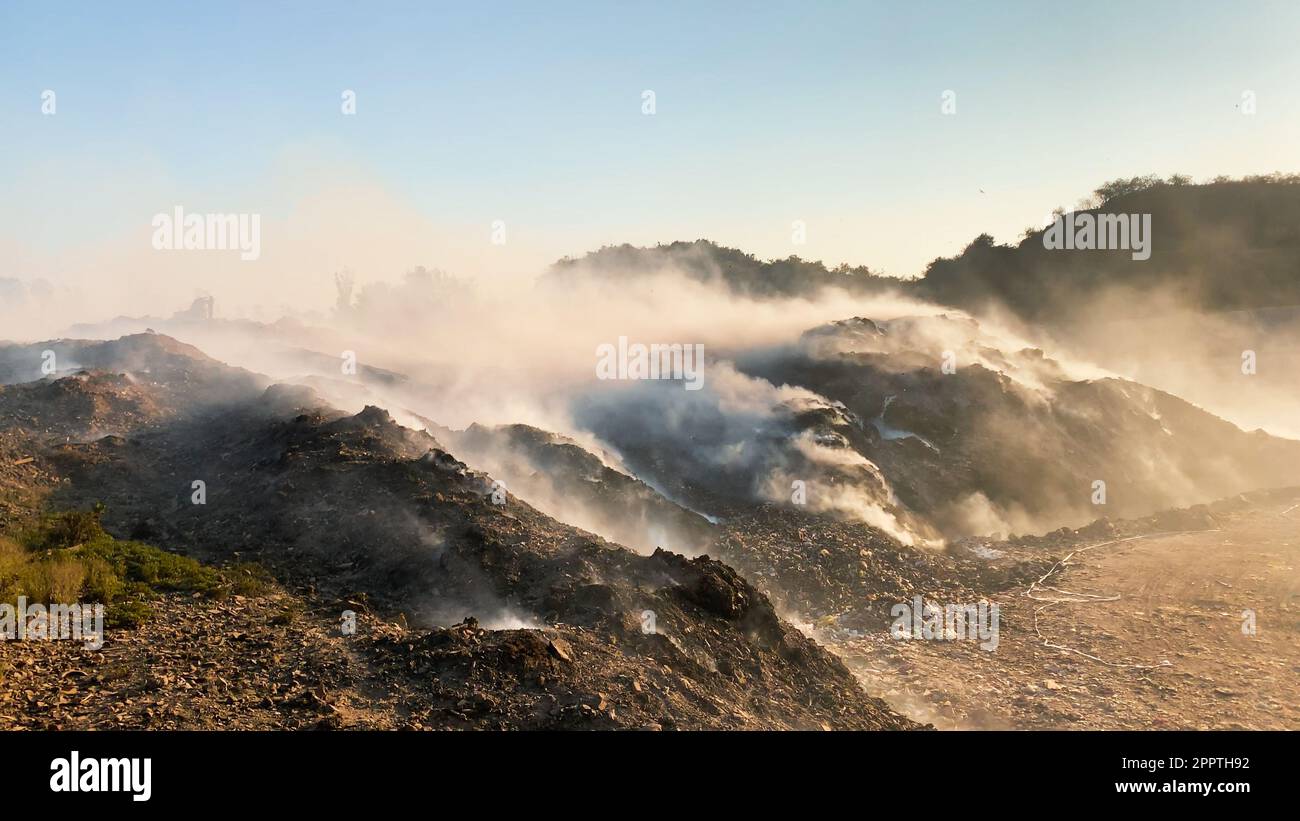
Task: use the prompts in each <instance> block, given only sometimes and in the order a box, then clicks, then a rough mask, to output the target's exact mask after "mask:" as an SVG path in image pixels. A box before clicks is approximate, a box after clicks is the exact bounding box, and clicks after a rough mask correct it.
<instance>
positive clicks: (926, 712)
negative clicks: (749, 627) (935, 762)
mask: <svg viewBox="0 0 1300 821" xmlns="http://www.w3.org/2000/svg"><path fill="white" fill-rule="evenodd" d="M1023 541H1024V542H1029V543H1033V544H1034V546H1033V547H1032V548H1031V549H1046V550H1050V551H1051V552H1052V554H1053V555H1055V556H1057V557H1058V559H1059V562H1060V563H1059V564H1057V563H1056V562H1053V564H1052V567H1051V568H1050V570H1051V572H1050V574H1049V573H1044V576H1045V578H1042V580H1041V581H1039V580H1038V579H1035V580H1034V581H1033V582H1031V583H1029V584H1023V585H1018V586H1013V587H1010V588H1006V589H1002V590H999V591H990V599H991V600H992V601H995V602H996V603H998V605H999V606H1000V609H1001V626H1000V641H999V643H998V646H997V648H996V650H994V651H992V652H989V651H985V650H981V649H980V648H979V646H978V645H977V643H975V642H972V641H925V640H920V641H917V640H909V641H900V640H897V639H894V638H892V637H891V636H890V635H889V633H888V632H887V631H885V630H882V629H876V630H868V631H863V630H854V629H851V628H849V627H845V626H843V625H842V624H840V623H839V622H838V621H837V620H831V621H829V622H826V623H823V625H822V627H821V629H819V630H817V631H816V633H815V635H817V636H818V638H820V639H821V640H823V641H824V642H826V643H827V645H828V646H830V647H831V648H832V649H834V650H835V652H836V653H837V654H839V655H840V656H841V658H843V659H844V660H845V662H846V663H848V664H849V666H850V668H851V669H853V670H854V672H855V673H856V674H857V675H858V676H859V677H860V678H861V679H862V681H863V683H864V686H865V687H866V688H867V690H868V691H869V692H872V693H874V694H877V695H880V696H881V697H883V698H885V699H886V700H887V701H888V702H889V703H890V704H892V705H893V706H895V707H896V708H897V709H899V710H900V711H901V712H904V713H905V714H907V715H910V716H911V717H913V718H916V719H917V720H921V721H927V722H932V723H933V724H934V725H935V726H936V727H938V728H940V729H987V728H993V729H1086V728H1099V729H1291V730H1294V729H1300V706H1298V705H1297V702H1296V699H1295V688H1296V685H1297V682H1298V681H1300V678H1298V675H1300V618H1297V616H1298V615H1300V575H1297V573H1296V566H1297V563H1298V562H1300V489H1296V490H1292V491H1279V492H1272V493H1256V494H1248V495H1246V496H1243V497H1236V498H1233V499H1231V500H1225V501H1224V502H1222V503H1218V504H1215V505H1210V506H1201V507H1198V508H1193V509H1190V510H1185V511H1179V512H1173V513H1167V514H1162V515H1159V516H1152V517H1147V518H1145V519H1140V520H1132V521H1127V522H1120V523H1113V524H1112V523H1109V522H1105V521H1102V522H1100V523H1098V524H1095V525H1094V526H1092V527H1090V528H1085V529H1082V530H1080V531H1068V532H1057V533H1054V534H1050V535H1049V536H1047V537H1039V538H1033V539H1026V540H1023ZM1001 546H1002V547H1011V545H1005V544H1004V545H1001ZM990 547H991V548H992V549H997V548H998V547H999V545H996V544H995V545H990ZM1014 547H1017V548H1019V547H1023V545H1015V546H1014ZM926 595H927V599H928V598H931V597H933V598H934V599H935V600H936V601H939V602H953V601H967V600H968V599H962V598H960V596H961V595H963V593H955V592H953V591H947V590H941V589H933V590H927V591H926ZM880 616H881V618H882V620H883V619H884V618H885V614H884V613H883V612H882V613H881V614H880ZM1252 616H1253V621H1252Z"/></svg>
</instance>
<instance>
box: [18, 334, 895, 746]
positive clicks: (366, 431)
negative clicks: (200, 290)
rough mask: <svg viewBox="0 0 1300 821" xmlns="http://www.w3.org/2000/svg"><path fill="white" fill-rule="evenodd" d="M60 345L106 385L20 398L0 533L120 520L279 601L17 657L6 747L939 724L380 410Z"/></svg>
mask: <svg viewBox="0 0 1300 821" xmlns="http://www.w3.org/2000/svg"><path fill="white" fill-rule="evenodd" d="M59 344H60V346H61V347H60V351H61V352H62V353H61V355H60V358H61V359H64V360H65V361H73V362H76V363H78V365H79V366H80V365H81V363H91V364H92V367H90V368H89V369H86V370H78V371H76V372H74V373H69V374H67V375H63V376H61V377H60V378H57V379H44V380H40V381H32V382H25V383H21V384H12V385H7V386H3V387H0V533H5V534H8V535H13V536H16V535H17V534H19V533H21V532H23V529H24V528H29V527H31V526H32V524H33V523H34V522H37V521H39V519H40V516H41V514H42V512H43V511H51V510H87V509H89V508H90V506H91V505H93V504H95V503H100V502H102V503H103V504H105V505H106V512H105V513H104V514H103V518H102V524H103V527H104V528H105V529H106V530H107V531H108V533H109V534H111V535H112V536H113V537H117V538H119V539H134V540H139V541H141V542H147V543H149V544H152V545H158V546H160V547H162V548H165V549H166V550H171V551H177V552H180V553H184V554H186V555H188V556H191V557H194V558H196V559H199V560H201V561H202V562H204V563H207V564H209V565H211V566H213V567H218V568H220V567H223V566H226V565H229V564H230V563H233V562H239V563H247V562H256V563H258V564H259V565H260V566H262V567H264V568H267V569H268V570H269V571H270V572H271V573H273V574H274V576H275V577H276V578H277V579H278V581H277V582H275V583H274V584H272V585H270V586H269V587H268V589H266V590H265V591H262V592H261V593H259V594H258V595H255V596H241V595H220V594H217V595H207V594H187V595H181V594H176V593H163V594H161V595H160V596H159V597H158V598H157V599H156V600H154V601H152V602H151V608H152V610H153V616H152V617H151V618H148V619H146V620H144V621H143V622H142V623H140V624H139V625H138V626H135V627H130V628H117V629H112V628H110V629H109V630H108V632H107V636H106V640H105V644H104V646H103V648H102V649H100V650H90V649H88V648H85V647H84V646H82V645H81V644H80V643H77V642H71V641H59V642H40V641H22V642H3V643H0V674H2V675H3V678H4V683H5V686H4V688H3V690H2V691H0V692H2V693H3V695H0V726H2V727H58V728H68V729H72V728H82V727H182V728H222V729H229V728H269V727H287V728H305V727H325V728H334V727H339V728H342V727H366V728H395V727H413V728H432V729H444V728H449V729H455V728H467V729H468V728H500V729H507V728H593V729H596V728H616V727H620V728H645V729H674V728H682V729H691V728H738V729H750V728H752V729H764V728H772V729H905V728H910V727H915V726H917V725H915V724H914V723H913V722H911V721H910V720H908V719H906V718H903V717H901V716H900V715H898V714H897V713H895V712H894V711H892V710H891V709H890V708H888V707H887V706H886V705H885V704H884V703H883V702H881V701H880V700H878V699H875V698H872V697H870V696H868V695H867V694H866V693H865V692H863V690H862V689H861V687H860V685H859V683H858V682H857V680H856V679H855V678H854V677H853V676H852V675H851V674H850V672H849V671H848V670H847V669H846V668H845V666H844V665H843V664H842V663H841V662H840V661H839V659H837V658H836V657H835V656H834V655H832V654H831V653H828V652H827V651H826V650H825V649H823V648H822V647H820V646H818V645H817V644H816V643H815V642H814V641H812V640H811V639H809V638H808V637H806V636H805V635H804V634H803V633H802V632H800V631H799V630H797V629H795V628H793V627H792V626H791V625H790V624H789V623H787V622H786V621H784V620H782V619H781V618H780V617H779V616H778V615H777V613H776V610H775V609H774V607H773V606H772V604H771V603H770V602H769V600H768V599H767V597H766V596H764V595H763V594H762V593H761V592H759V591H758V590H756V589H755V588H754V587H753V586H751V585H750V584H749V582H747V581H746V580H745V579H744V578H743V577H741V576H740V575H739V574H738V573H737V572H736V571H734V570H733V569H731V568H730V567H729V566H727V565H725V564H723V563H722V562H719V561H716V560H712V559H709V558H707V557H697V558H694V559H687V558H685V557H683V556H680V555H677V554H673V553H669V552H667V551H663V550H658V551H655V552H653V553H652V554H650V555H642V554H637V553H634V552H632V551H629V550H627V549H625V548H622V547H620V546H618V545H615V544H611V543H609V542H606V541H604V540H602V539H600V538H599V537H595V536H593V535H592V534H591V533H587V532H584V531H580V530H577V529H575V528H573V527H571V526H569V525H566V524H563V523H561V522H558V521H556V520H554V519H551V518H550V517H548V516H546V515H544V514H542V513H540V512H539V511H537V510H535V509H533V508H532V507H530V506H529V505H527V504H525V503H523V502H521V501H519V500H518V499H516V498H514V497H511V496H508V495H507V496H505V497H503V498H502V501H503V503H502V504H497V503H495V502H494V500H493V499H492V493H493V489H494V485H493V483H492V480H491V478H490V477H489V476H487V475H485V474H482V473H479V472H477V471H473V470H470V469H469V468H467V466H466V465H465V464H464V463H462V462H460V461H458V460H457V459H456V458H455V456H453V455H452V454H450V453H448V452H447V451H446V450H445V449H443V448H442V447H441V445H440V444H439V442H438V441H437V440H436V439H434V438H433V437H432V436H430V435H429V434H427V433H424V432H416V431H412V430H410V429H407V428H403V427H401V426H399V425H397V424H396V423H395V422H394V421H393V420H392V418H391V417H390V416H389V415H388V414H387V413H386V412H385V411H382V410H380V409H377V408H367V409H365V410H364V411H362V412H361V413H358V414H355V415H348V414H344V413H341V412H339V411H337V410H334V409H331V408H328V407H325V406H324V405H323V403H321V402H320V401H319V400H318V399H317V398H316V397H315V396H314V395H313V394H312V393H311V392H310V391H308V390H305V389H301V388H293V387H286V386H269V387H268V386H267V384H266V383H267V380H264V379H262V378H260V377H257V376H256V375H254V374H250V373H248V372H246V371H242V370H240V369H236V368H228V367H226V366H224V365H222V364H221V363H218V362H215V361H214V360H211V359H209V358H208V357H206V356H205V355H203V354H202V353H201V352H199V351H198V350H197V349H194V348H191V347H190V346H186V345H183V344H182V343H178V342H176V341H175V340H172V339H170V338H167V337H163V336H157V335H152V334H142V335H137V336H131V337H124V338H123V339H121V340H117V341H115V342H102V343H100V342H74V341H63V342H61V343H59ZM45 347H46V346H45V345H41V346H35V348H34V349H32V356H33V358H31V359H27V357H25V356H24V353H23V351H21V350H18V349H16V348H13V347H10V348H7V349H6V350H4V351H3V358H4V359H5V361H6V362H7V363H9V364H10V365H11V366H12V367H13V368H15V369H18V370H21V367H22V364H21V363H23V362H24V361H31V362H39V350H40V349H43V348H45ZM11 378H12V377H11ZM195 481H202V482H203V483H204V485H203V489H204V492H205V493H206V500H205V504H201V505H199V504H193V503H192V502H193V493H194V492H195V486H194V484H193V483H194V482H195ZM77 547H78V545H69V546H68V548H67V549H74V550H75V549H76V548H77ZM345 610H348V611H351V612H353V613H356V614H357V629H356V632H355V634H353V635H347V636H345V635H342V633H341V630H340V618H341V614H342V613H343V611H345ZM490 628H491V629H490ZM651 628H652V629H651Z"/></svg>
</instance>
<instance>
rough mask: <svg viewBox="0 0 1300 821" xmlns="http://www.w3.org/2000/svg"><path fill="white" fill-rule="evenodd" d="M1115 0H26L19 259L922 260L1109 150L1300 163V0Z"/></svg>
mask: <svg viewBox="0 0 1300 821" xmlns="http://www.w3.org/2000/svg"><path fill="white" fill-rule="evenodd" d="M1101 5H1103V6H1105V7H1107V12H1108V13H1107V14H1106V15H1104V19H1106V20H1108V21H1125V22H1124V25H1115V24H1112V23H1108V24H1107V25H1104V26H1087V27H1083V26H1071V25H1068V24H1067V23H1068V21H1067V20H1065V19H1064V18H1063V17H1062V13H1061V11H1060V10H1059V9H1056V8H1054V7H1051V6H1044V5H1043V4H1039V3H1008V4H1000V5H999V6H997V7H995V8H992V9H975V8H967V7H964V6H958V5H956V4H923V5H914V6H912V7H909V8H907V9H899V8H896V7H892V6H891V5H889V4H883V3H880V4H867V3H864V4H856V5H854V6H852V7H846V6H839V5H832V4H819V5H815V6H813V7H807V6H806V5H803V4H800V5H781V6H777V5H773V6H768V7H765V8H762V9H753V8H745V7H742V6H739V5H731V4H728V5H723V6H715V7H712V8H708V9H700V8H696V7H694V6H690V5H672V6H669V7H654V8H651V7H646V8H643V9H638V10H627V9H622V10H613V9H609V8H604V7H602V6H601V5H599V4H566V5H564V6H562V7H560V8H558V9H547V10H542V9H538V8H533V7H530V6H528V5H527V4H506V5H504V6H499V7H493V8H492V9H482V10H474V9H465V8H462V7H460V6H455V5H450V4H446V5H444V4H438V5H429V4H387V5H385V6H384V10H385V13H384V14H382V15H375V14H373V10H365V11H364V12H362V11H360V10H357V9H352V8H349V7H348V6H346V5H343V4H310V5H308V4H301V5H299V4H286V5H282V6H276V7H274V8H264V7H260V6H258V5H255V4H248V3H230V4H222V5H221V6H220V7H214V8H212V9H204V10H195V11H194V14H193V17H194V18H195V19H193V20H192V21H190V22H189V23H188V24H185V25H181V24H179V23H177V22H175V21H174V20H173V18H172V17H170V16H169V14H168V13H167V9H166V7H165V6H162V5H142V6H133V7H132V8H131V9H128V10H121V9H109V8H103V7H99V6H95V5H91V4H74V5H73V6H72V7H64V8H61V9H50V8H46V7H44V6H43V5H41V4H34V3H33V4H28V3H10V4H6V6H5V7H4V8H3V10H0V135H3V136H0V146H2V147H3V151H0V187H2V188H3V190H5V191H6V192H7V194H8V196H6V197H5V198H3V200H2V201H0V277H4V278H16V279H20V280H26V281H31V280H34V279H45V280H47V281H49V282H51V283H53V284H54V286H56V287H58V288H64V289H69V290H70V292H72V291H75V292H76V293H77V294H78V295H80V296H81V297H83V298H85V299H86V300H87V302H88V304H90V305H93V306H96V307H98V308H102V310H104V311H106V312H112V311H114V310H123V309H124V308H125V306H126V305H128V304H129V305H131V306H134V307H135V308H136V309H137V312H138V310H139V309H140V308H141V307H145V308H147V309H149V310H155V311H162V310H173V309H175V308H177V307H181V306H183V305H184V304H186V303H187V302H188V300H189V299H190V298H192V297H193V296H194V295H195V294H196V293H200V292H202V293H213V294H214V295H216V296H217V297H218V300H219V304H220V305H221V306H222V308H223V310H224V312H225V313H226V314H227V315H252V316H266V315H267V312H269V315H270V316H274V315H276V313H277V312H280V311H284V312H294V311H299V312H300V311H303V310H312V309H316V310H323V309H325V308H327V307H328V305H329V303H330V301H331V300H332V298H333V292H332V284H331V283H332V276H333V273H334V272H336V271H338V270H341V269H345V268H346V269H351V270H353V271H355V272H356V274H357V277H358V281H360V282H362V283H364V282H367V281H374V280H383V279H389V280H391V279H394V278H396V277H398V276H400V275H401V274H402V273H403V272H405V271H407V270H409V269H411V268H413V267H415V266H417V265H425V266H428V267H431V268H433V267H436V268H440V269H443V270H446V271H449V272H451V273H454V274H457V275H462V276H474V277H477V278H478V279H479V280H480V282H481V283H483V284H485V285H486V286H487V287H494V286H500V287H503V288H513V287H515V286H516V285H518V284H520V283H522V282H526V281H529V280H531V278H532V277H534V276H535V275H536V274H538V273H540V272H541V271H542V270H543V269H544V268H545V267H546V266H547V265H549V264H550V263H551V262H553V261H554V260H556V259H558V258H560V257H562V256H566V255H571V256H579V255H581V254H584V253H586V252H588V251H590V250H593V249H595V248H598V247H600V246H602V245H607V244H618V243H624V242H630V243H633V244H642V245H645V244H651V245H652V244H655V243H657V242H671V241H673V240H678V239H687V240H689V239H696V238H701V237H703V238H708V239H711V240H714V241H716V242H719V243H721V244H724V245H729V246H734V247H738V248H741V249H743V250H745V251H747V252H750V253H754V254H756V255H757V256H759V257H762V258H781V257H786V256H789V255H791V254H796V255H798V256H800V257H803V258H805V259H820V260H824V261H825V262H826V263H827V264H828V265H832V266H833V265H836V264H839V263H841V262H846V263H848V264H851V265H867V266H870V267H871V269H872V270H873V271H877V272H881V273H888V274H893V275H900V276H914V275H919V274H920V273H921V272H922V271H923V269H924V267H925V265H926V263H927V262H929V261H930V260H931V259H933V258H935V257H937V256H947V255H951V254H954V253H956V252H958V251H959V250H960V249H961V248H962V247H964V246H965V245H966V244H967V243H968V242H969V241H970V240H971V238H973V237H974V236H976V235H978V234H981V233H985V232H987V233H990V234H992V235H993V236H994V237H995V238H996V239H998V240H999V241H1002V242H1010V241H1014V240H1015V239H1016V238H1017V237H1018V236H1019V235H1020V233H1021V232H1022V231H1023V230H1024V228H1025V227H1027V226H1029V225H1038V224H1041V223H1042V221H1043V218H1044V216H1045V215H1046V214H1047V212H1048V211H1049V210H1050V209H1051V208H1052V207H1055V206H1058V205H1060V206H1065V207H1067V208H1068V207H1070V206H1072V205H1073V204H1074V203H1075V202H1077V201H1078V200H1079V199H1080V198H1082V197H1084V196H1086V195H1087V194H1088V192H1090V191H1091V190H1092V189H1093V188H1094V187H1095V186H1096V185H1098V184H1099V183H1101V182H1102V181H1103V180H1106V179H1112V178H1115V177H1121V176H1128V175H1136V174H1146V173H1155V174H1161V175H1168V174H1172V173H1183V174H1189V175H1191V176H1192V177H1193V178H1194V179H1197V180H1202V179H1208V178H1210V177H1213V176H1216V175H1220V174H1230V175H1245V174H1254V173H1267V172H1270V171H1274V170H1279V169H1281V170H1289V168H1290V163H1291V162H1292V161H1293V151H1292V148H1291V147H1292V146H1294V145H1295V143H1296V137H1297V136H1300V104H1298V103H1297V102H1296V100H1295V99H1294V95H1292V93H1291V88H1290V87H1291V85H1292V82H1293V78H1294V77H1295V76H1300V57H1298V56H1297V55H1296V53H1295V50H1294V44H1293V43H1292V42H1291V40H1292V39H1293V38H1292V36H1291V35H1292V33H1293V32H1294V31H1295V30H1297V29H1296V27H1295V25H1294V23H1296V22H1300V8H1297V7H1296V6H1294V5H1293V4H1286V3H1257V4H1250V5H1249V6H1246V7H1243V8H1231V9H1229V8H1222V7H1220V8H1214V7H1211V6H1208V5H1207V6H1204V7H1203V8H1199V9H1197V10H1196V13H1191V12H1190V10H1189V8H1188V6H1187V4H1169V3H1150V4H1142V5H1141V6H1140V7H1134V6H1132V5H1131V4H1122V3H1103V4H1101ZM1175 12H1177V13H1175ZM1098 19H1102V16H1100V15H1099V18H1098ZM1288 23H1291V24H1292V25H1288ZM973 40H974V41H978V43H979V45H978V47H974V44H973V43H972V41H973ZM1138 78H1141V83H1138V82H1137V79H1138ZM47 90H49V91H53V92H54V93H55V95H56V97H55V99H56V102H57V108H56V110H55V112H54V113H43V111H42V104H43V94H44V92H45V91H47ZM345 91H353V92H355V95H356V97H355V100H356V113H355V114H350V115H349V114H344V113H342V106H341V96H342V95H343V93H344V92H345ZM646 91H653V92H654V112H653V114H649V113H645V100H646V98H645V96H644V92H646ZM949 91H951V92H952V93H953V96H952V97H950V98H948V99H949V100H950V102H951V103H953V104H954V105H955V110H954V113H949V114H945V113H944V109H943V104H944V100H945V97H944V95H945V92H949ZM1247 92H1249V93H1251V94H1252V95H1253V100H1254V105H1255V106H1256V110H1255V113H1254V114H1253V115H1245V114H1243V113H1242V110H1241V105H1242V102H1243V99H1244V98H1243V94H1245V93H1247ZM1009 122H1014V123H1015V124H1016V125H1015V128H1014V129H1009V128H1008V127H1007V126H1006V124H1007V123H1009ZM177 205H180V206H183V207H184V208H185V209H186V210H187V211H189V212H197V213H256V214H260V215H261V218H262V254H261V256H260V258H259V259H258V260H256V261H247V262H244V261H240V259H239V257H238V255H237V254H232V253H222V252H203V253H198V254H185V255H181V256H179V257H178V256H176V255H174V254H169V253H167V252H161V253H160V252H158V251H155V250H154V249H153V248H152V247H151V245H150V236H151V233H152V229H151V227H150V220H151V218H152V217H153V215H154V214H157V213H162V212H168V211H170V210H171V209H172V208H173V207H175V206H177ZM498 221H499V222H498ZM796 221H799V222H802V224H803V225H804V226H806V242H805V243H802V244H800V243H797V242H796V241H794V236H793V235H794V233H795V232H794V226H795V223H796ZM494 224H499V225H502V226H504V236H505V242H504V244H494V243H493V241H492V237H493V225H494ZM128 296H129V299H128ZM86 318H89V317H86Z"/></svg>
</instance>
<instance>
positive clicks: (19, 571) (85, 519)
mask: <svg viewBox="0 0 1300 821" xmlns="http://www.w3.org/2000/svg"><path fill="white" fill-rule="evenodd" d="M103 512H104V507H103V506H102V505H96V506H95V507H94V508H93V509H92V510H90V511H85V512H82V511H63V512H58V513H52V514H48V515H46V516H43V517H41V519H40V521H39V522H38V523H37V524H36V525H35V526H33V527H32V528H29V529H28V530H25V531H23V532H22V533H21V534H20V535H19V538H18V539H17V540H13V539H7V538H5V537H3V536H0V601H5V602H17V599H18V597H19V596H26V597H27V600H28V602H29V603H41V604H74V603H77V602H99V603H102V604H104V605H105V620H106V621H107V623H108V626H110V627H134V626H136V625H139V624H140V623H142V622H144V621H146V620H148V619H149V618H150V617H152V615H153V610H152V608H151V607H150V606H149V601H150V600H151V599H154V598H156V597H157V596H158V595H160V594H162V593H167V592H180V593H198V594H201V595H203V596H207V597H210V598H224V597H226V596H228V595H231V594H236V595H242V596H258V595H261V594H263V593H265V592H266V591H267V590H269V589H270V587H271V585H272V583H273V581H274V579H273V577H272V576H271V574H270V573H269V572H268V571H267V570H266V569H265V568H263V567H262V566H261V565H258V564H255V563H251V562H245V563H241V564H236V565H232V566H231V567H228V568H225V569H218V568H215V567H211V566H209V565H205V564H202V563H200V562H198V561H195V560H194V559H191V558H189V557H187V556H181V555H179V554H176V553H169V552H167V551H166V550H162V549H160V548H157V547H154V546H153V545H149V544H145V543H144V542H138V541H133V540H122V539H115V538H113V537H112V536H111V535H109V534H108V533H106V532H105V531H104V529H103V527H102V526H101V525H100V517H101V516H102V515H103Z"/></svg>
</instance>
